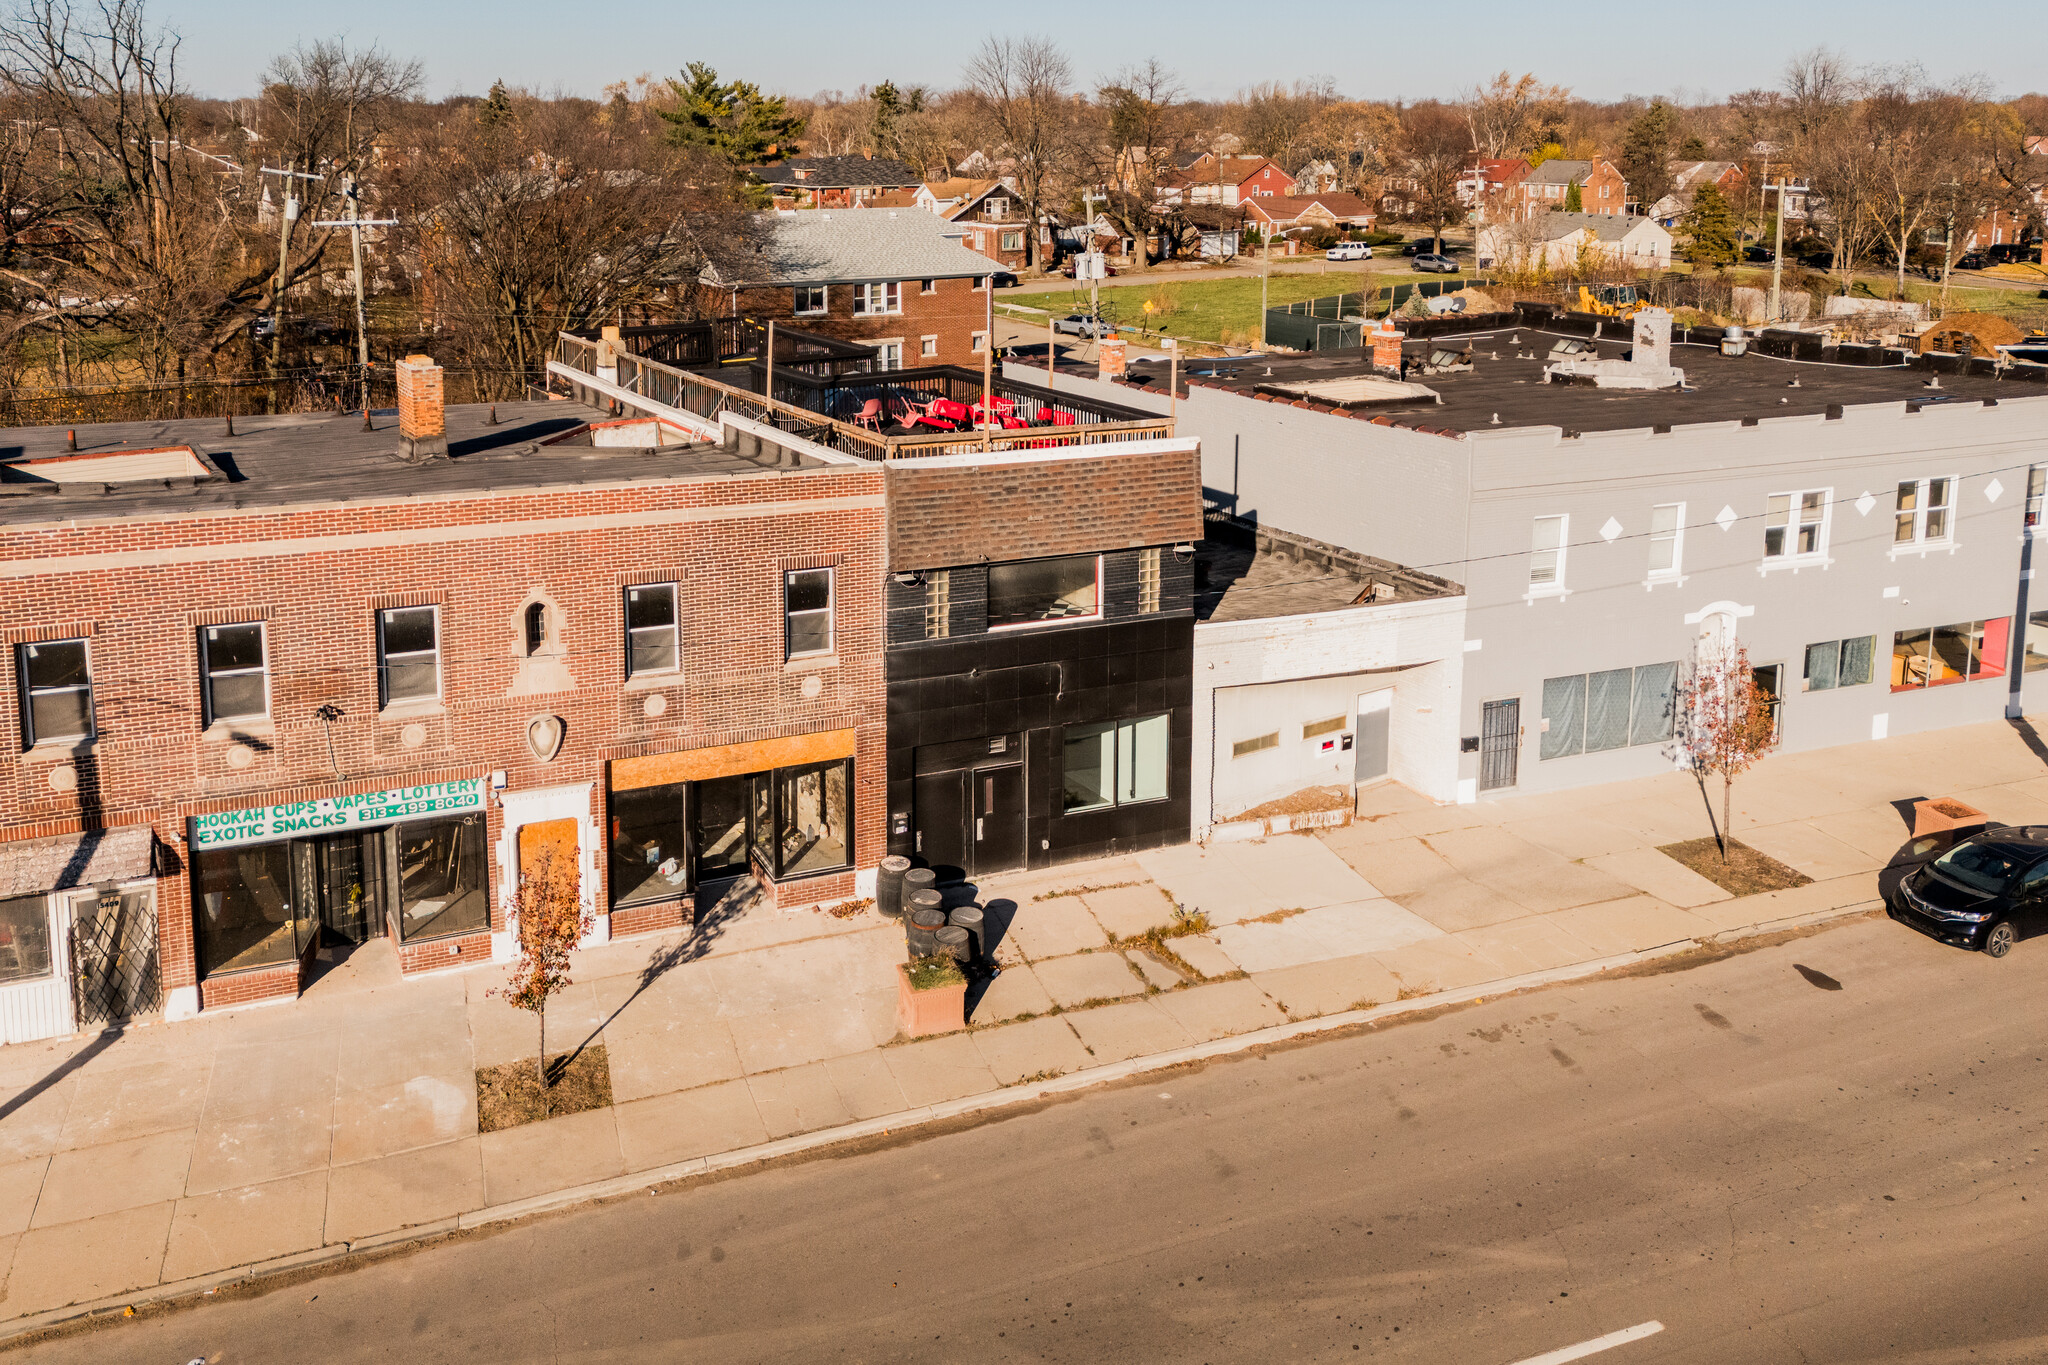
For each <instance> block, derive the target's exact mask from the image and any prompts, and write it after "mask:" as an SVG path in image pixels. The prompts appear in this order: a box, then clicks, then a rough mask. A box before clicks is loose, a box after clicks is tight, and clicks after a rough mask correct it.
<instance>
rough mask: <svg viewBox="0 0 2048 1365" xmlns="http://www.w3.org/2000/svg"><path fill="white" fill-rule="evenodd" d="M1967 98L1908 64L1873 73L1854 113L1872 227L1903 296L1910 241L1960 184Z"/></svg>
mask: <svg viewBox="0 0 2048 1365" xmlns="http://www.w3.org/2000/svg"><path fill="white" fill-rule="evenodd" d="M1971 103H1972V101H1971V99H1970V97H1969V95H1968V93H1967V92H1966V91H1964V90H1963V89H1960V88H1950V89H1936V88H1932V87H1930V86H1928V85H1927V84H1926V81H1925V79H1924V77H1922V75H1921V73H1920V72H1919V71H1918V70H1917V69H1915V68H1905V69H1901V70H1896V71H1889V72H1882V73H1879V74H1877V75H1875V76H1874V77H1873V78H1872V79H1871V81H1870V82H1869V86H1868V89H1867V90H1866V91H1865V93H1864V96H1863V100H1862V104H1861V108H1860V110H1859V114H1858V120H1857V122H1858V127H1859V129H1860V131H1861V137H1860V139H1859V141H1860V142H1861V144H1862V151H1863V156H1864V164H1865V165H1866V166H1867V167H1868V170H1869V178H1870V184H1871V188H1872V191H1873V206H1874V207H1875V208H1876V209H1877V213H1876V222H1877V228H1878V231H1879V232H1880V233H1881V234H1882V235H1883V237H1884V240H1885V243H1886V245H1887V246H1889V247H1890V248H1891V251H1892V256H1893V263H1894V265H1895V267H1896V270H1897V275H1898V281H1897V286H1896V294H1895V297H1897V298H1900V299H1903V298H1905V297H1906V267H1907V265H1908V263H1909V262H1910V259H1911V257H1912V255H1913V247H1914V244H1915V243H1916V242H1918V241H1920V240H1921V239H1922V236H1923V234H1924V232H1925V231H1926V229H1927V228H1928V227H1929V226H1931V225H1932V224H1933V223H1935V222H1937V221H1939V220H1940V219H1941V218H1942V217H1943V216H1944V212H1945V210H1946V209H1947V207H1948V205H1950V204H1952V203H1953V202H1954V200H1955V196H1954V195H1953V194H1952V193H1951V191H1952V190H1954V189H1959V188H1960V175H1959V173H1960V172H1961V171H1962V170H1963V169H1964V166H1963V162H1964V137H1963V125H1964V121H1965V118H1966V117H1967V115H1968V113H1969V109H1970V105H1971Z"/></svg>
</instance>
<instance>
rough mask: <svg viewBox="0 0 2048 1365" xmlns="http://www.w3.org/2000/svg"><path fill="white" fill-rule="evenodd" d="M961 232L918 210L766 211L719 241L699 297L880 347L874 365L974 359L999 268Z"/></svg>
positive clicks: (983, 340)
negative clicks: (738, 233)
mask: <svg viewBox="0 0 2048 1365" xmlns="http://www.w3.org/2000/svg"><path fill="white" fill-rule="evenodd" d="M964 231H965V229H963V228H962V227H961V226H960V225H959V224H955V223H949V222H947V221H945V220H944V219H941V218H939V217H937V216H935V215H933V214H930V213H925V212H923V211H921V210H918V209H853V210H842V211H838V212H824V211H817V212H807V213H785V214H774V215H763V216H761V217H759V218H757V219H755V220H754V221H753V227H752V231H751V232H750V233H749V234H748V235H747V237H746V238H745V239H744V240H742V241H740V242H737V243H733V244H729V245H727V246H724V247H723V248H720V249H714V251H713V253H712V261H711V263H710V264H709V265H707V266H706V267H705V269H704V271H703V273H702V275H701V276H699V279H698V305H699V308H700V309H701V310H702V311H704V312H707V313H712V314H715V315H719V316H726V317H740V316H749V317H754V318H759V319H761V320H763V321H765V320H766V319H768V318H786V319H791V320H793V321H794V322H795V324H796V325H797V326H798V327H801V328H802V329H804V330H805V331H809V332H816V333H819V334H820V335H823V336H830V337H837V338H838V339H840V340H842V341H857V342H860V343H862V344H864V345H868V346H873V347H875V348H876V350H877V358H876V361H875V365H876V368H878V369H890V370H894V369H903V368H905V367H914V366H918V365H967V366H979V365H980V364H981V363H982V356H983V353H984V350H985V348H986V346H987V344H988V336H989V324H990V318H991V316H992V314H991V306H990V302H989V288H988V282H989V279H990V277H991V276H992V275H994V274H995V273H996V272H997V271H998V270H1000V269H1002V268H1003V267H1002V265H1001V263H1000V262H998V261H996V260H992V259H991V258H989V257H987V256H984V255H981V254H980V253H978V252H975V251H972V250H970V249H968V247H966V246H964V245H962V242H961V237H962V234H963V232H964Z"/></svg>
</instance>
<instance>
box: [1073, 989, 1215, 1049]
mask: <svg viewBox="0 0 2048 1365" xmlns="http://www.w3.org/2000/svg"><path fill="white" fill-rule="evenodd" d="M1156 998H1157V997H1153V999H1156ZM1060 1017H1061V1018H1062V1019H1065V1020H1066V1021H1067V1022H1068V1023H1070V1024H1072V1025H1073V1026H1074V1032H1075V1033H1077V1034H1079V1035H1080V1036H1081V1043H1082V1046H1084V1047H1086V1048H1087V1049H1088V1053H1089V1056H1090V1058H1091V1059H1092V1062H1093V1064H1094V1065H1096V1066H1101V1065H1103V1064H1104V1063H1107V1062H1121V1061H1123V1060H1124V1059H1125V1058H1128V1057H1142V1056H1145V1055H1146V1054H1147V1053H1152V1052H1165V1051H1167V1050H1168V1049H1170V1048H1176V1047H1186V1046H1187V1045H1188V1044H1189V1043H1191V1042H1193V1041H1194V1038H1193V1036H1192V1035H1190V1034H1189V1033H1188V1031H1187V1030H1186V1029H1184V1028H1182V1027H1181V1026H1180V1021H1179V1020H1177V1019H1175V1018H1174V1017H1173V1016H1172V1015H1170V1014H1168V1013H1166V1012H1165V1011H1164V1010H1161V1009H1158V1008H1156V1007H1155V1006H1154V1005H1153V1003H1152V999H1146V1000H1127V1001H1125V1002H1124V1003H1123V1004H1121V1005H1104V1006H1103V1007H1102V1008H1101V1009H1093V1010H1077V1011H1075V1012H1074V1013H1072V1014H1064V1015H1061V1016H1060Z"/></svg>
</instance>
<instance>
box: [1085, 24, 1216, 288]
mask: <svg viewBox="0 0 2048 1365" xmlns="http://www.w3.org/2000/svg"><path fill="white" fill-rule="evenodd" d="M1184 98H1185V92H1184V91H1183V90H1182V88H1181V84H1180V79H1179V77H1177V76H1175V75H1174V74H1173V72H1172V71H1170V70H1168V69H1167V68H1166V66H1165V65H1164V64H1162V63H1161V62H1160V61H1159V59H1158V58H1156V57H1155V58H1153V59H1151V60H1149V61H1147V62H1145V63H1143V64H1142V65H1139V66H1133V67H1126V68H1125V69H1124V70H1123V71H1120V72H1118V73H1117V75H1116V76H1115V78H1114V79H1112V80H1110V81H1108V82H1105V83H1104V84H1103V86H1102V88H1101V89H1099V90H1098V91H1097V92H1096V96H1095V111H1096V115H1097V118H1096V124H1097V126H1096V127H1095V128H1093V129H1091V130H1090V131H1091V133H1092V134H1093V136H1091V137H1089V138H1086V139H1083V140H1082V142H1081V147H1080V158H1079V160H1080V164H1081V165H1082V167H1083V168H1084V169H1085V170H1086V171H1087V173H1088V178H1089V179H1090V180H1091V181H1093V182H1094V183H1096V184H1098V185H1103V186H1107V187H1108V189H1107V194H1108V197H1109V202H1108V204H1107V205H1106V206H1105V207H1104V212H1106V213H1107V214H1108V215H1109V217H1110V220H1111V221H1112V222H1114V223H1115V224H1116V225H1117V227H1118V228H1119V230H1121V231H1122V232H1123V234H1124V235H1125V236H1127V237H1129V238H1131V239H1132V240H1133V241H1134V242H1136V243H1138V244H1139V249H1138V252H1137V263H1138V264H1139V267H1140V268H1141V269H1142V268H1143V267H1144V266H1145V265H1148V264H1150V256H1149V252H1148V249H1147V246H1146V244H1147V243H1149V242H1151V241H1152V240H1153V239H1154V238H1155V237H1156V236H1157V235H1158V234H1159V232H1160V230H1161V229H1162V228H1163V227H1164V226H1165V224H1166V221H1167V219H1168V218H1169V217H1170V216H1171V212H1172V211H1171V209H1170V207H1169V206H1166V205H1163V204H1161V203H1160V198H1159V187H1160V185H1161V183H1162V182H1164V181H1165V180H1166V179H1167V178H1168V177H1169V176H1171V175H1173V174H1174V173H1175V172H1176V171H1177V170H1178V168H1179V164H1180V156H1181V153H1182V152H1183V151H1185V150H1186V148H1187V146H1188V145H1189V142H1190V140H1191V139H1192V137H1193V131H1194V130H1193V127H1192V125H1191V124H1190V122H1189V120H1188V116H1187V109H1186V106H1185V105H1184V103H1183V100H1184Z"/></svg>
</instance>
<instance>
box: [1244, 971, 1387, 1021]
mask: <svg viewBox="0 0 2048 1365" xmlns="http://www.w3.org/2000/svg"><path fill="white" fill-rule="evenodd" d="M1252 984H1253V985H1255V986H1257V987H1258V988H1259V989H1260V990H1262V991H1264V992H1265V993H1266V994H1267V995H1268V996H1270V997H1271V998H1272V999H1273V1000H1274V1001H1275V1002H1276V1003H1277V1004H1279V1005H1280V1006H1281V1007H1282V1008H1283V1009H1285V1010H1286V1011H1287V1013H1288V1015H1289V1016H1290V1017H1291V1018H1295V1019H1312V1018H1314V1017H1316V1016H1317V1015H1322V1014H1338V1013H1341V1012H1342V1011H1344V1010H1348V1009H1352V1008H1354V1007H1357V1006H1361V1005H1364V1004H1366V1003H1367V1002H1370V1003H1372V1004H1375V1005H1384V1004H1386V1003H1387V1002H1389V1001H1391V1000H1393V999H1394V998H1395V997H1397V996H1399V995H1400V994H1401V983H1400V982H1399V981H1397V980H1396V979H1395V978H1394V974H1393V973H1392V972H1390V971H1388V970H1387V968H1386V966H1385V964H1384V963H1382V962H1381V961H1380V960H1379V959H1378V958H1376V957H1338V958H1331V959H1330V960H1329V961H1327V962H1309V963H1304V964H1303V965H1301V966H1299V967H1283V968H1281V969H1280V970H1279V971H1277V972H1259V973H1256V974H1255V975H1254V976H1253V977H1252Z"/></svg>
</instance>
